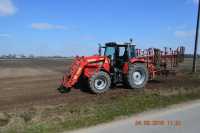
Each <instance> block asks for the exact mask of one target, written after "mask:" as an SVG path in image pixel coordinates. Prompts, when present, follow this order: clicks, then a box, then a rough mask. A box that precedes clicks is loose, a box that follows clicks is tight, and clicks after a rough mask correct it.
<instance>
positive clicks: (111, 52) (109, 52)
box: [105, 47, 115, 60]
mask: <svg viewBox="0 0 200 133" xmlns="http://www.w3.org/2000/svg"><path fill="white" fill-rule="evenodd" d="M114 54H115V48H114V47H106V49H105V56H108V57H110V58H111V60H113V59H114Z"/></svg>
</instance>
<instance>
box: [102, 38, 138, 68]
mask: <svg viewBox="0 0 200 133" xmlns="http://www.w3.org/2000/svg"><path fill="white" fill-rule="evenodd" d="M100 48H104V56H107V57H109V58H110V60H111V66H115V67H122V66H123V64H124V63H125V62H128V60H129V59H131V58H134V57H135V45H131V43H125V44H117V43H115V42H109V43H106V44H105V46H104V47H100ZM99 51H101V50H99ZM100 53H101V52H100Z"/></svg>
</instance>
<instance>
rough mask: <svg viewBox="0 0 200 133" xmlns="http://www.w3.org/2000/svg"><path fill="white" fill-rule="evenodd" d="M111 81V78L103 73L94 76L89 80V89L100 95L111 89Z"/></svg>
mask: <svg viewBox="0 0 200 133" xmlns="http://www.w3.org/2000/svg"><path fill="white" fill-rule="evenodd" d="M110 85H111V79H110V76H109V75H108V74H107V73H106V72H103V71H100V72H98V73H96V74H94V75H93V76H92V77H91V78H90V79H89V87H90V89H91V91H92V92H93V93H96V94H100V93H104V92H106V91H107V90H109V89H110Z"/></svg>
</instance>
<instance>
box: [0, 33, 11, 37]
mask: <svg viewBox="0 0 200 133" xmlns="http://www.w3.org/2000/svg"><path fill="white" fill-rule="evenodd" d="M0 37H10V35H9V34H1V33H0Z"/></svg>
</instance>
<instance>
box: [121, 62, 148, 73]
mask: <svg viewBox="0 0 200 133" xmlns="http://www.w3.org/2000/svg"><path fill="white" fill-rule="evenodd" d="M135 63H145V60H144V59H143V58H132V59H130V60H129V62H126V63H124V66H123V74H127V73H128V70H129V64H135Z"/></svg>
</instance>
